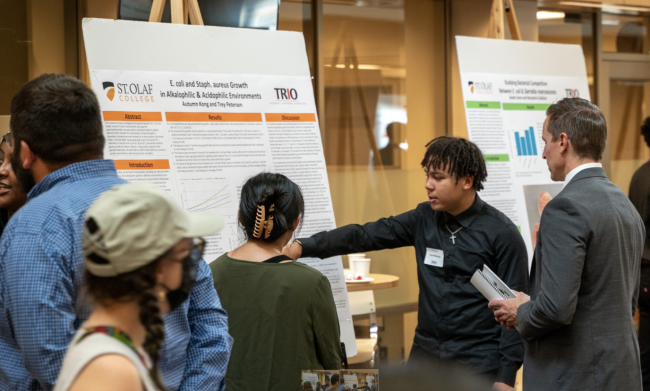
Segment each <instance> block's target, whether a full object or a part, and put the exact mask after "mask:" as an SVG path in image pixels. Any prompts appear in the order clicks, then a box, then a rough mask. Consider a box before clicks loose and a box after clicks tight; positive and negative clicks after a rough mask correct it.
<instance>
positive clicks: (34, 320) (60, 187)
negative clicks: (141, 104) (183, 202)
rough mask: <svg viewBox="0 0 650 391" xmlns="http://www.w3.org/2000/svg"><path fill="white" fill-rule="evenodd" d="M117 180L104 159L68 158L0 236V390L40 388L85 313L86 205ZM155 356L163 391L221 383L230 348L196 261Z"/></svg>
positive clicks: (203, 268) (47, 384)
mask: <svg viewBox="0 0 650 391" xmlns="http://www.w3.org/2000/svg"><path fill="white" fill-rule="evenodd" d="M121 183H125V181H124V180H122V179H120V178H119V177H118V176H117V172H116V171H115V164H114V163H113V161H112V160H91V161H86V162H81V163H75V164H71V165H69V166H66V167H64V168H62V169H60V170H57V171H55V172H52V173H50V174H49V175H47V176H46V177H45V178H43V179H42V180H41V181H40V182H39V183H38V184H36V186H35V187H34V188H33V189H32V190H31V191H30V192H29V194H28V196H27V199H28V201H27V204H26V205H25V206H24V207H23V208H21V209H20V210H19V211H18V212H17V213H16V214H15V215H14V216H13V217H12V218H11V220H10V221H9V224H8V226H7V228H6V230H5V231H4V233H3V235H2V241H0V390H2V391H4V390H7V391H9V390H12V391H13V390H43V389H45V390H50V389H52V388H53V385H54V384H55V382H56V379H57V376H58V374H59V370H60V368H61V364H62V362H63V357H64V356H65V353H66V350H67V348H68V344H69V343H70V341H71V340H72V338H73V336H74V334H75V332H76V330H77V329H78V328H79V327H80V326H81V325H82V323H83V322H84V321H85V320H86V319H87V318H88V316H89V315H90V312H91V309H90V307H89V305H88V303H87V299H86V298H85V297H84V294H83V289H82V285H83V276H84V266H83V253H82V250H81V230H82V226H83V219H84V216H85V214H86V210H87V209H88V207H90V205H91V204H92V203H93V202H94V201H95V199H96V198H97V197H99V195H100V194H101V193H103V192H104V191H106V190H108V189H110V188H112V187H113V186H115V185H117V184H121ZM164 321H165V329H166V332H167V337H166V339H165V343H164V345H163V350H162V352H161V359H160V361H159V366H160V370H161V372H162V374H163V380H164V383H165V384H166V385H167V386H168V387H169V389H170V390H183V391H185V390H188V391H189V390H223V389H224V388H225V380H224V378H225V373H226V367H227V365H228V359H229V357H230V350H231V348H232V342H233V341H232V337H230V335H229V334H228V321H227V315H226V312H225V311H224V309H223V308H222V307H221V303H220V301H219V298H218V296H217V292H216V291H215V289H214V285H213V282H212V275H211V273H210V269H209V268H208V265H207V264H206V263H205V261H201V262H200V264H199V273H198V281H197V284H196V285H195V287H194V289H192V293H191V295H190V299H189V300H187V301H186V302H185V303H184V304H183V305H182V306H181V307H180V308H178V309H176V310H175V311H174V312H172V313H169V314H167V315H165V317H164Z"/></svg>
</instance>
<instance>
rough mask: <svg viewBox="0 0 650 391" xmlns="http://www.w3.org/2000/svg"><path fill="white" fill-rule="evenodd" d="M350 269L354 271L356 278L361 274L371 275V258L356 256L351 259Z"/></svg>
mask: <svg viewBox="0 0 650 391" xmlns="http://www.w3.org/2000/svg"><path fill="white" fill-rule="evenodd" d="M350 269H352V270H353V271H354V278H357V277H359V276H361V277H362V278H367V277H368V276H369V275H370V259H368V258H356V259H354V258H353V259H352V260H351V261H350Z"/></svg>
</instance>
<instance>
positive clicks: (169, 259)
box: [54, 183, 223, 391]
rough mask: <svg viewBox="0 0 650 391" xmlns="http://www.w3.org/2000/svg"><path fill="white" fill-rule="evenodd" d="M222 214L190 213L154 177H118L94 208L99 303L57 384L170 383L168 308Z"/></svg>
mask: <svg viewBox="0 0 650 391" xmlns="http://www.w3.org/2000/svg"><path fill="white" fill-rule="evenodd" d="M222 226H223V219H222V218H221V217H220V216H218V215H216V214H214V213H211V212H198V213H188V212H186V211H184V210H183V209H181V208H180V207H179V206H178V205H177V204H176V203H175V202H174V201H173V200H172V198H171V197H170V196H168V195H167V194H166V193H165V191H164V190H162V189H160V188H158V187H156V186H154V185H150V184H143V183H132V184H126V185H118V186H115V187H114V188H112V189H111V190H109V191H107V192H105V193H104V194H102V195H101V196H100V197H99V198H98V199H97V200H96V201H95V202H94V203H93V205H92V206H91V207H90V208H89V209H88V213H87V214H86V217H85V223H84V228H83V244H82V248H83V252H84V263H85V266H86V272H85V274H86V277H85V290H86V292H87V293H88V295H89V297H90V299H91V301H92V302H93V303H94V304H95V308H94V310H93V312H92V313H91V315H90V317H89V318H88V320H87V321H86V322H85V323H84V324H83V325H82V326H81V327H80V329H79V331H78V332H77V334H76V336H75V337H74V339H73V340H72V343H71V344H70V347H69V349H68V352H67V354H66V356H65V359H64V360H63V366H62V368H61V373H60V374H59V378H58V381H57V384H56V386H55V388H54V390H55V391H82V390H90V389H92V390H96V391H102V390H107V391H108V390H123V391H131V390H133V391H136V390H137V391H154V390H155V391H158V390H165V389H166V387H165V386H164V385H163V382H162V378H161V374H160V372H159V371H158V362H159V359H160V351H161V348H162V344H163V341H164V338H165V327H164V322H163V318H162V315H163V314H166V313H169V312H171V311H173V310H174V309H176V308H178V307H179V306H180V305H181V304H183V302H185V301H186V300H187V299H188V297H189V295H190V291H191V289H192V287H193V285H194V283H195V282H196V277H197V263H198V262H200V261H201V259H202V256H203V249H204V247H205V241H204V240H203V239H202V238H201V237H202V236H207V235H211V234H214V233H216V232H217V231H219V229H221V227H222Z"/></svg>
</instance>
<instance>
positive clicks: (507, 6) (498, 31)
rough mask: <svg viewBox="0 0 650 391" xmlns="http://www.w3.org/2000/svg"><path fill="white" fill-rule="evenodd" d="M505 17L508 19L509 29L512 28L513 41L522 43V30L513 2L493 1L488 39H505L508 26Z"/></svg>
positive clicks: (511, 0) (507, 0)
mask: <svg viewBox="0 0 650 391" xmlns="http://www.w3.org/2000/svg"><path fill="white" fill-rule="evenodd" d="M504 15H505V17H506V18H507V19H508V27H510V35H511V36H512V39H513V40H515V41H521V30H520V29H519V22H517V12H515V4H514V2H513V0H492V9H491V10H490V23H489V25H488V38H496V39H505V36H506V26H505V21H504Z"/></svg>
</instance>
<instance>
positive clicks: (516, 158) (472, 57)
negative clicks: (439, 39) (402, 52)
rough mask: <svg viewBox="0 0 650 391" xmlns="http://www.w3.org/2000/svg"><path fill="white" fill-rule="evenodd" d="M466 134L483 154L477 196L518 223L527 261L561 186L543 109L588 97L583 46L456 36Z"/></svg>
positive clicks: (531, 254)
mask: <svg viewBox="0 0 650 391" xmlns="http://www.w3.org/2000/svg"><path fill="white" fill-rule="evenodd" d="M456 46H457V48H458V64H459V69H460V78H461V83H462V88H463V100H464V105H465V113H466V118H467V130H468V133H469V139H470V140H471V141H473V142H474V143H476V145H478V147H479V148H480V149H481V151H482V152H483V155H484V156H485V161H486V164H487V170H488V179H487V182H486V183H485V184H484V186H485V189H484V190H483V191H481V192H480V196H481V198H482V199H484V200H485V201H486V202H487V203H489V204H490V205H492V206H494V207H495V208H497V209H499V210H500V211H501V212H503V213H505V214H506V215H507V216H508V217H509V218H510V219H511V220H512V221H513V222H514V224H515V225H516V226H517V227H518V228H519V230H520V232H521V234H522V236H523V238H524V242H525V243H526V247H527V249H528V254H529V262H530V261H532V257H533V248H534V237H535V233H536V232H537V229H538V227H539V225H538V224H539V218H540V216H541V212H542V210H543V207H544V206H545V205H546V203H547V202H548V201H549V200H550V199H551V198H552V197H554V196H556V195H557V194H558V193H559V192H560V191H561V190H562V184H563V183H562V182H553V181H552V180H551V176H550V173H549V170H548V167H547V165H546V161H545V160H544V159H543V158H542V152H543V150H544V141H543V140H542V126H543V123H544V120H545V119H546V109H547V108H548V107H549V106H550V105H551V104H552V103H554V102H556V101H558V100H560V99H562V98H565V97H581V98H584V99H587V100H589V99H590V97H589V84H588V82H587V70H586V68H585V59H584V55H583V53H582V48H581V47H580V46H578V45H560V44H548V43H539V42H523V41H510V40H499V39H486V38H470V37H456Z"/></svg>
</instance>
